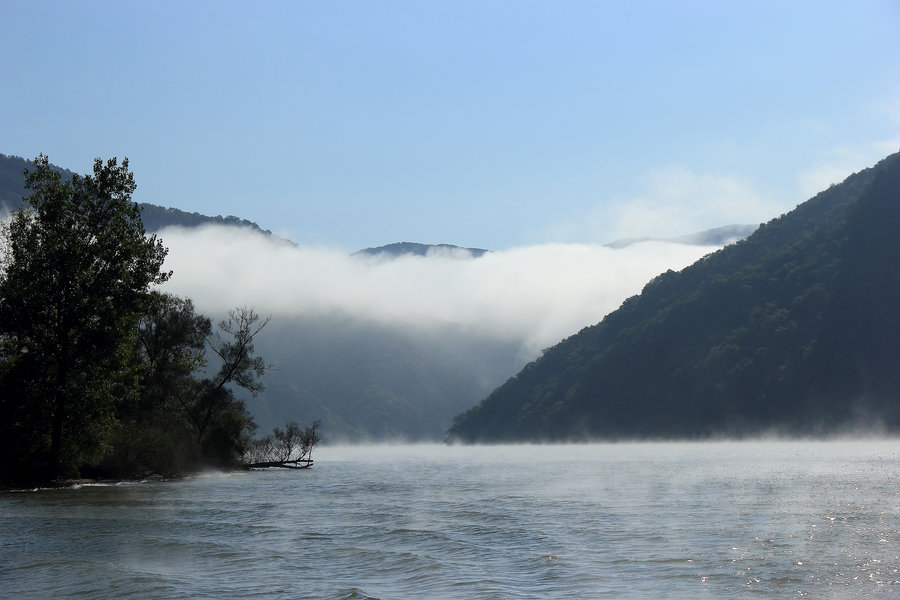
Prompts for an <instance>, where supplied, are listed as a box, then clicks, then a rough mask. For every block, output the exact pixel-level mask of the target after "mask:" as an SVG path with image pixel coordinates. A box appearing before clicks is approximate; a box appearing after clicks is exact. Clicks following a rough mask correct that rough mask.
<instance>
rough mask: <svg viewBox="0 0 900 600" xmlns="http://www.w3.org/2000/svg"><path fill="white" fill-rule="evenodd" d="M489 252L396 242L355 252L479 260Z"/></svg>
mask: <svg viewBox="0 0 900 600" xmlns="http://www.w3.org/2000/svg"><path fill="white" fill-rule="evenodd" d="M486 252H488V250H484V249H482V248H462V247H460V246H454V245H452V244H417V243H415V242H396V243H394V244H387V245H386V246H378V247H377V248H366V249H364V250H359V251H357V252H354V253H353V254H354V256H380V257H388V258H397V257H399V256H404V255H413V256H428V255H429V254H435V253H456V254H458V255H460V256H461V257H466V258H478V257H479V256H482V255H484V254H485V253H486Z"/></svg>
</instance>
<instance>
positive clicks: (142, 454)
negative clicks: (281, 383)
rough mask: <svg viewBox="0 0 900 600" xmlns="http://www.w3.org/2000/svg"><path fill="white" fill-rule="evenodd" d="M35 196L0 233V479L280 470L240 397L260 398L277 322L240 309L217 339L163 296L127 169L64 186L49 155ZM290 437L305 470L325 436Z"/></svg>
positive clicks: (183, 301)
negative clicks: (264, 345)
mask: <svg viewBox="0 0 900 600" xmlns="http://www.w3.org/2000/svg"><path fill="white" fill-rule="evenodd" d="M25 187H26V188H27V189H28V190H30V191H31V194H30V195H29V196H27V197H26V199H25V200H26V205H25V206H24V207H23V208H21V209H19V210H17V211H16V212H15V213H14V214H13V215H12V218H11V219H10V221H9V222H7V223H4V224H3V225H2V227H3V229H2V231H0V481H19V482H21V481H49V480H53V479H59V478H71V477H115V478H130V477H143V476H146V475H147V474H151V473H153V474H159V475H165V476H173V475H179V474H183V473H187V472H191V471H194V470H197V469H200V468H204V467H216V468H235V467H240V466H245V465H247V464H249V463H248V462H247V460H248V458H249V457H250V455H251V454H252V455H253V457H255V458H257V459H260V458H268V459H270V460H269V461H268V462H273V461H275V460H277V459H278V456H275V455H274V454H273V455H272V456H268V457H265V456H262V455H261V454H260V451H261V450H262V449H265V446H264V445H262V446H261V445H260V444H262V442H252V434H253V433H254V431H255V428H256V427H255V424H254V422H253V419H252V416H251V415H250V414H249V413H248V411H247V409H246V407H245V405H244V402H243V401H242V400H241V399H240V398H238V397H237V396H236V395H235V389H244V390H247V391H248V392H250V393H252V394H256V393H258V392H259V391H261V390H262V389H263V385H262V383H261V380H260V378H261V377H262V376H263V374H264V373H265V371H266V368H267V367H266V364H265V363H264V361H263V359H262V358H261V357H258V356H255V353H254V344H253V342H254V338H255V337H256V336H257V335H258V334H259V333H260V332H261V331H262V330H263V328H265V326H266V325H267V324H268V322H269V320H268V318H264V317H261V316H260V315H258V314H257V313H256V312H255V311H254V310H253V309H252V308H248V307H239V308H235V309H232V310H231V311H229V313H228V316H227V317H226V318H225V319H223V320H221V321H220V322H219V323H218V324H217V327H216V328H213V326H212V322H211V320H210V319H209V318H208V317H206V316H204V315H201V314H198V313H197V312H196V310H195V309H194V306H193V303H192V302H191V300H190V299H187V298H179V297H177V296H173V295H170V294H165V293H161V292H159V291H157V290H156V289H155V288H156V286H158V285H159V284H161V283H164V282H165V281H167V280H168V278H169V277H170V275H171V273H170V272H166V271H164V270H163V262H164V259H165V256H166V249H165V247H164V246H163V245H162V242H161V241H160V240H159V239H157V237H156V236H155V235H149V236H148V235H146V233H145V230H144V227H143V224H142V222H141V215H140V208H139V207H138V205H136V204H135V203H134V202H132V200H131V194H132V192H133V191H134V189H135V182H134V177H133V175H132V173H131V172H130V171H129V170H128V161H127V159H125V160H123V161H122V164H121V165H119V164H118V163H117V161H116V159H110V160H109V161H107V162H106V163H103V162H102V161H101V160H100V159H97V160H96V161H95V163H94V172H93V175H85V176H80V175H73V176H71V177H67V178H65V179H63V178H62V177H61V175H60V173H59V172H58V171H57V170H56V169H54V168H52V166H51V165H50V163H49V161H48V159H47V157H45V156H39V157H38V158H37V159H36V160H35V161H34V169H33V170H32V171H30V172H29V171H26V173H25ZM208 358H209V359H211V360H213V361H214V365H210V364H208ZM291 427H292V428H291ZM289 429H290V431H291V433H292V435H291V437H290V440H289V441H290V442H291V444H294V443H295V442H297V441H298V440H299V441H300V442H301V443H300V446H301V449H303V448H305V451H304V455H303V456H300V457H299V458H302V459H309V454H310V453H311V451H312V447H313V446H315V444H316V443H318V441H319V437H318V432H317V425H314V426H313V427H311V428H307V429H306V430H300V429H299V427H298V426H296V425H295V424H293V425H292V426H289ZM298 432H299V433H304V432H305V433H306V437H305V438H304V439H300V438H298V437H296V436H295V435H294V434H295V433H298ZM279 436H281V437H279ZM283 437H284V432H282V431H281V430H278V429H276V432H275V433H273V436H270V438H264V439H278V440H281V438H283ZM304 440H305V441H304ZM304 444H305V445H304ZM273 447H274V446H273ZM282 447H283V445H282V446H278V448H282ZM254 449H255V450H254ZM251 451H252V452H251ZM253 452H255V453H253ZM296 455H297V452H296V451H294V450H293V447H292V453H289V454H288V458H295V457H296ZM253 462H266V461H263V460H255V461H253ZM306 464H309V462H307V463H306Z"/></svg>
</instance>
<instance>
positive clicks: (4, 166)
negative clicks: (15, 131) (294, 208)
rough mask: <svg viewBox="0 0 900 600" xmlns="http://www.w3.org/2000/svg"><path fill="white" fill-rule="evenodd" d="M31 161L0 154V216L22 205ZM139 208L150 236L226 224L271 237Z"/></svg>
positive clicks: (237, 222) (240, 223)
mask: <svg viewBox="0 0 900 600" xmlns="http://www.w3.org/2000/svg"><path fill="white" fill-rule="evenodd" d="M32 166H33V165H32V162H31V161H30V160H26V159H24V158H20V157H18V156H7V155H6V154H0V215H3V214H6V213H10V212H12V211H13V210H15V209H17V208H18V207H20V206H21V205H22V198H24V197H25V196H26V195H27V193H28V190H26V189H25V178H24V175H23V173H24V171H25V170H26V169H29V170H30V169H31V168H32ZM54 168H55V169H57V170H58V171H59V172H60V173H61V174H62V176H63V179H71V177H72V175H74V173H72V171H69V170H68V169H63V168H62V167H54ZM138 205H139V206H140V207H141V220H142V221H143V223H144V229H146V230H147V231H148V232H150V233H154V232H157V231H159V230H160V229H163V228H165V227H172V226H177V227H199V226H200V225H230V226H235V227H249V228H250V229H255V230H257V231H262V232H263V233H267V234H271V232H270V231H268V230H264V229H262V228H260V226H259V225H257V224H256V223H254V222H252V221H248V220H246V219H239V218H238V217H234V216H231V215H229V216H227V217H222V216H221V215H219V216H215V217H211V216H207V215H201V214H199V213H196V212H193V213H189V212H185V211H183V210H179V209H177V208H164V207H162V206H157V205H155V204H147V203H146V202H142V203H139V204H138Z"/></svg>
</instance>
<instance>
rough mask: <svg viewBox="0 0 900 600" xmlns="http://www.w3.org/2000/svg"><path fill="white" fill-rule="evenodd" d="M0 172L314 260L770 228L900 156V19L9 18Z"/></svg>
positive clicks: (596, 9) (218, 11)
mask: <svg viewBox="0 0 900 600" xmlns="http://www.w3.org/2000/svg"><path fill="white" fill-rule="evenodd" d="M0 53H2V56H3V60H2V61H0V82H2V86H3V87H2V93H0V152H2V153H4V154H9V155H17V156H22V157H25V158H33V157H35V156H37V155H38V154H39V153H43V154H45V155H47V156H49V158H50V160H51V162H53V163H55V164H58V165H60V166H63V167H66V168H69V169H71V170H73V171H77V172H82V173H84V172H88V171H89V170H90V169H91V165H92V161H93V158H94V157H102V158H108V157H111V156H117V157H119V158H121V157H126V156H127V157H128V158H129V160H130V166H131V169H132V170H133V172H134V174H135V178H136V180H137V183H138V189H137V192H136V193H135V196H134V199H135V200H137V201H139V202H150V203H154V204H160V205H163V206H172V207H176V208H179V209H182V210H186V211H190V212H195V211H196V212H200V213H203V214H209V215H218V214H221V215H229V214H233V215H236V216H239V217H241V218H246V219H249V220H251V221H255V222H256V223H258V224H259V225H260V226H261V227H263V228H265V229H270V230H272V231H273V232H275V233H278V234H279V235H282V236H284V237H287V238H289V239H291V240H293V241H294V242H297V243H298V244H300V245H302V246H304V247H307V246H308V247H315V248H319V249H323V248H324V249H329V250H335V251H338V250H340V251H354V250H357V249H360V248H366V247H372V246H378V245H382V244H388V243H392V242H398V241H411V242H422V243H435V244H436V243H449V244H456V245H461V246H468V247H477V248H487V249H491V250H497V251H505V252H507V251H508V252H516V251H517V249H526V248H531V247H536V246H546V245H550V246H548V247H554V245H557V246H555V247H559V246H558V245H560V244H562V245H566V244H571V245H573V246H572V247H573V248H579V247H582V245H587V246H590V245H592V244H599V243H605V242H609V241H612V240H615V239H619V238H623V237H636V236H658V235H663V236H668V235H681V234H687V233H691V232H695V231H700V230H703V229H707V228H711V227H716V226H720V225H727V224H732V223H760V222H764V221H767V220H769V219H771V218H773V217H776V216H778V215H779V214H781V213H784V212H787V211H788V210H790V209H792V208H793V207H794V206H796V205H797V204H799V203H800V202H802V201H803V200H805V199H807V198H809V197H810V196H812V195H813V194H815V193H816V192H817V191H819V190H821V189H824V188H825V187H827V186H828V185H829V184H830V183H834V182H839V181H841V180H842V179H843V178H844V177H846V176H847V175H849V174H850V173H852V172H854V171H857V170H859V169H861V168H864V167H867V166H870V165H872V164H874V163H875V162H877V161H878V160H879V159H881V158H883V157H884V156H886V155H888V154H891V153H893V152H896V151H898V150H900V3H897V2H896V1H895V0H890V1H876V0H871V1H865V0H862V1H859V2H852V3H851V2H846V1H840V2H834V1H828V0H825V1H822V0H817V1H812V2H811V1H805V0H796V1H790V2H783V1H777V2H775V1H767V0H760V1H754V2H730V1H729V2H724V1H708V2H707V1H691V0H679V1H662V0H646V1H641V2H612V1H609V2H606V1H594V2H582V1H552V2H551V1H542V2H535V1H529V0H518V1H516V2H511V1H505V0H477V1H469V0H453V1H446V2H442V1H437V0H435V1H429V2H421V1H408V2H407V1H393V0H379V1H377V2H376V1H364V0H357V1H353V2H346V1H341V0H337V1H329V2H312V1H296V0H294V1H290V2H287V1H285V2H281V1H276V0H271V1H266V2H246V1H242V2H231V1H227V0H219V1H215V2H206V1H195V2H177V3H176V2H169V1H166V0H156V1H154V2H121V1H115V2H112V1H103V0H99V1H91V2H87V1H77V0H76V1H71V0H66V1H65V2H61V1H60V2H54V1H41V0H28V1H19V0H3V2H2V3H0Z"/></svg>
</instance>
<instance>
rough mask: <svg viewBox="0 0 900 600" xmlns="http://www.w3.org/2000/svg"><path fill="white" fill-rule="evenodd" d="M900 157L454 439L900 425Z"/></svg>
mask: <svg viewBox="0 0 900 600" xmlns="http://www.w3.org/2000/svg"><path fill="white" fill-rule="evenodd" d="M898 208H900V155H893V156H891V157H888V158H887V159H885V160H884V161H882V162H881V163H879V164H878V165H877V166H876V167H873V168H871V169H867V170H865V171H862V172H860V173H857V174H855V175H853V176H851V177H849V178H848V179H847V180H846V181H845V182H843V183H842V184H841V185H839V186H832V187H831V188H830V189H828V190H826V191H824V192H822V193H820V194H818V195H817V196H816V197H814V198H812V199H811V200H809V201H807V202H805V203H804V204H802V205H800V206H798V207H797V208H796V209H795V210H794V211H791V212H790V213H788V214H786V215H782V216H781V217H780V218H777V219H775V220H773V221H771V222H769V223H767V224H765V225H762V226H760V228H759V229H758V230H757V231H756V233H754V234H753V235H752V236H750V237H749V238H747V239H746V240H743V241H741V242H738V243H737V244H734V245H732V246H728V247H726V248H724V249H722V250H720V251H719V252H716V253H714V254H712V255H709V256H707V257H706V258H704V259H702V260H701V261H699V262H697V263H695V264H694V265H692V266H690V267H688V268H686V269H684V270H683V271H681V272H680V273H674V272H671V271H670V272H667V273H664V274H662V275H660V276H659V277H657V278H656V279H654V280H653V281H651V282H650V283H648V284H647V286H646V287H645V288H644V290H643V292H642V293H641V295H640V296H635V297H632V298H629V299H628V300H626V301H625V302H624V303H623V305H622V306H621V307H620V308H619V309H618V310H616V311H615V312H613V313H611V314H609V315H608V316H607V317H606V318H605V319H603V321H601V322H600V323H599V324H597V325H594V326H592V327H588V328H586V329H584V330H582V331H581V332H579V333H578V334H576V335H574V336H572V337H570V338H568V339H566V340H564V341H562V342H561V343H560V344H558V345H557V346H554V347H553V348H551V349H549V350H548V351H546V352H545V354H544V355H543V356H542V357H541V358H540V359H538V360H536V361H534V362H532V363H530V364H529V365H527V366H526V367H525V368H524V369H523V370H522V371H521V372H520V373H519V374H518V375H516V376H515V377H513V378H512V379H510V380H509V381H507V382H506V383H505V384H504V385H503V386H501V387H500V388H498V389H496V390H495V391H494V392H493V393H492V394H491V395H490V396H488V397H487V398H486V399H485V400H483V401H482V403H481V404H479V405H478V406H476V407H474V408H472V409H471V410H469V411H468V412H466V413H464V414H462V415H459V416H457V418H456V422H455V424H454V426H453V427H452V428H451V429H450V431H449V432H448V437H449V438H451V439H460V440H465V441H476V440H477V441H501V440H504V441H507V440H539V439H554V440H558V439H584V438H594V437H602V438H632V437H694V436H706V435H714V434H727V435H743V434H750V433H760V432H763V431H768V430H779V431H784V432H792V433H819V432H830V431H838V430H843V429H846V428H848V427H849V426H851V424H853V425H864V424H869V423H871V422H877V423H878V424H880V425H881V426H884V427H887V428H889V429H891V430H895V429H898V428H900V409H898V404H900V398H898V396H900V369H898V368H897V366H898V364H900V337H898V336H900V334H898V332H900V319H898V311H897V309H896V307H897V306H900V275H898V272H900V269H898V268H897V264H898V262H900V243H898V241H897V238H896V232H897V231H898V230H900V214H898Z"/></svg>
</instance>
